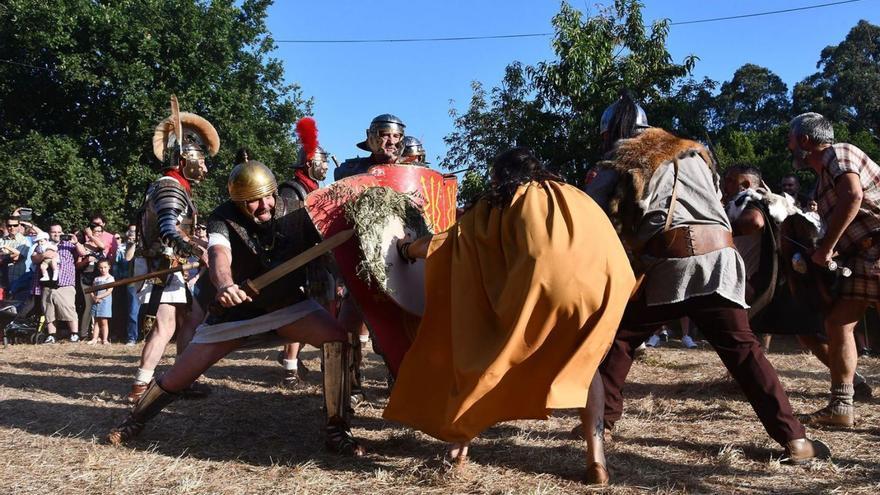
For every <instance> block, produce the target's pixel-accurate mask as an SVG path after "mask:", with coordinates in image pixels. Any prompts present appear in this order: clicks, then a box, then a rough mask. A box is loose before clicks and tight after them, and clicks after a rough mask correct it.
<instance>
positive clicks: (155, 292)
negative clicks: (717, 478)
mask: <svg viewBox="0 0 880 495" xmlns="http://www.w3.org/2000/svg"><path fill="white" fill-rule="evenodd" d="M171 109H172V115H171V116H170V117H168V118H167V119H165V120H163V121H162V122H160V123H159V124H158V125H157V126H156V129H155V131H154V132H153V154H154V155H155V156H156V158H157V159H158V160H159V161H160V162H161V163H162V177H160V178H159V179H157V180H156V181H154V182H153V183H152V184H150V186H149V187H148V188H147V193H146V196H145V197H144V202H143V205H142V206H141V209H140V214H139V215H140V217H139V220H138V248H139V250H140V252H141V253H142V255H143V257H144V258H145V259H146V261H147V270H148V271H149V272H152V271H157V270H161V269H165V268H170V267H172V266H175V265H179V264H182V263H185V262H186V261H187V260H188V259H189V258H191V257H193V256H196V257H199V256H202V253H203V252H204V251H203V249H204V248H205V247H206V246H200V245H199V244H198V241H197V240H196V238H195V236H194V235H193V227H194V226H195V224H196V215H197V213H196V206H195V203H193V200H192V186H193V185H195V184H198V183H199V182H200V181H201V180H203V179H204V178H205V176H206V175H207V172H208V169H207V165H206V157H208V156H214V155H216V154H217V151H219V149H220V137H219V136H218V135H217V131H216V130H215V129H214V126H212V125H211V123H210V122H208V121H207V120H205V119H204V118H202V117H200V116H198V115H196V114H193V113H188V112H180V111H179V109H178V104H177V98H176V97H174V96H172V97H171ZM138 297H139V298H140V299H141V303H142V304H143V305H144V309H143V310H142V311H143V312H144V315H145V316H144V323H143V328H144V332H149V334H148V336H147V339H146V343H145V344H144V349H143V352H142V353H141V360H140V363H139V365H138V370H137V374H136V375H135V380H134V383H133V384H132V387H131V392H130V393H129V394H128V397H127V399H128V401H129V402H131V403H135V402H137V401H138V399H139V398H140V397H141V395H143V393H144V391H146V389H147V384H148V383H149V382H150V380H152V378H153V374H154V372H155V369H156V366H157V365H158V364H159V360H160V359H161V358H162V354H163V353H164V352H165V347H166V346H167V345H168V343H169V342H170V341H171V338H172V337H174V335H175V332H176V333H177V353H178V355H179V354H181V353H182V352H183V350H184V349H185V348H186V345H187V343H189V340H190V338H191V337H192V330H193V329H194V328H195V326H196V325H197V324H198V323H199V322H201V320H202V318H203V317H204V312H203V310H202V308H201V307H199V305H198V303H193V302H192V294H191V293H190V291H189V288H188V287H187V284H186V280H185V278H184V274H183V272H176V273H173V274H171V275H168V276H166V277H164V278H161V279H153V280H149V281H147V282H146V283H144V285H143V287H142V288H141V290H140V292H139V294H138ZM207 391H208V389H207V387H206V386H205V385H201V386H198V387H193V388H191V390H189V392H188V395H189V396H203V395H206V394H207Z"/></svg>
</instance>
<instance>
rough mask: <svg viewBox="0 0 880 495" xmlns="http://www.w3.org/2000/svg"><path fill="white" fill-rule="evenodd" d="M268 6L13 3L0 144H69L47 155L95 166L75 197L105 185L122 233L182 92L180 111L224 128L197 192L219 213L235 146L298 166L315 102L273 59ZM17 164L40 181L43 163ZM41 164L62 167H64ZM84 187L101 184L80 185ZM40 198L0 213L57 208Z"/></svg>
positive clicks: (2, 15) (73, 190)
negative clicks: (298, 135) (304, 121)
mask: <svg viewBox="0 0 880 495" xmlns="http://www.w3.org/2000/svg"><path fill="white" fill-rule="evenodd" d="M270 4H271V1H270V0H244V1H240V2H239V1H234V0H215V1H211V2H207V1H196V2H194V1H191V0H118V1H117V0H114V1H109V0H73V1H69V2H34V1H30V0H9V1H7V2H6V4H5V5H6V6H5V7H4V8H2V9H0V46H2V47H3V58H4V59H8V60H10V61H11V62H5V63H0V101H2V102H3V104H2V105H0V122H3V126H2V127H0V149H3V150H18V149H25V148H28V147H29V146H30V147H31V149H33V148H32V147H33V146H36V145H39V144H43V145H45V146H55V145H59V144H61V143H63V144H64V146H65V153H66V154H65V153H54V152H53V150H51V149H46V150H42V151H39V152H38V153H37V154H38V155H39V156H41V157H43V158H44V159H53V157H54V159H59V160H60V159H62V157H64V158H65V159H68V160H71V163H81V164H83V166H84V167H86V168H88V169H89V170H92V171H96V172H97V175H98V177H97V179H96V178H95V177H92V176H91V175H89V174H86V175H82V176H72V177H69V179H70V180H72V181H74V182H73V183H71V184H70V187H66V188H64V189H65V192H66V194H67V195H73V194H80V192H82V191H85V192H88V193H91V194H92V195H93V194H94V190H101V191H102V194H103V195H105V199H106V201H103V202H101V203H100V205H101V206H102V207H106V208H108V211H106V212H105V213H107V214H108V217H109V218H110V220H111V223H112V225H113V226H115V227H120V226H121V224H122V223H123V222H124V221H125V220H127V219H129V218H131V217H132V215H133V212H134V211H135V209H136V208H137V207H138V206H139V204H140V202H141V199H142V197H143V193H144V190H145V187H146V185H147V184H148V183H149V182H150V181H151V180H152V179H153V178H155V177H156V176H157V175H158V161H157V160H156V159H155V158H154V157H153V154H152V149H151V145H150V141H151V137H152V132H153V128H154V126H155V125H156V123H158V122H159V121H160V120H162V119H163V118H165V117H167V116H168V114H169V103H168V99H169V95H171V94H172V93H174V94H177V96H178V98H179V99H180V102H181V109H182V110H185V111H192V112H195V113H198V114H200V115H202V116H203V117H205V118H207V119H208V120H209V121H211V122H212V123H213V124H214V125H215V127H216V128H217V130H218V132H219V133H220V138H221V143H222V144H221V152H220V154H218V156H217V157H216V158H215V159H214V162H213V163H214V167H213V169H212V170H211V172H210V177H211V178H210V180H209V181H207V182H206V183H204V184H202V185H200V186H199V187H198V188H197V189H196V196H197V203H198V204H199V206H200V208H201V209H202V210H203V211H205V210H210V208H212V207H213V206H214V205H216V204H217V203H218V202H219V201H220V200H221V199H222V198H223V197H224V196H225V182H226V176H227V174H228V172H229V169H230V167H231V165H232V163H231V162H232V157H233V155H234V153H235V150H236V148H238V147H240V146H247V147H249V148H251V149H252V150H253V153H254V155H255V156H256V157H258V158H260V159H261V160H263V161H265V162H266V163H267V164H269V165H270V166H278V167H281V166H284V165H287V164H289V163H291V162H292V161H293V160H294V155H295V147H296V146H295V141H294V139H293V133H292V127H293V124H294V122H295V120H296V119H297V118H298V117H300V116H301V115H303V114H304V113H306V112H307V111H308V109H309V106H310V101H308V100H305V99H304V98H303V97H302V94H301V92H300V90H299V88H298V87H297V86H296V85H290V84H285V83H284V81H283V68H282V66H281V63H280V61H278V60H277V59H274V58H272V57H271V52H272V50H273V49H274V42H273V40H272V38H271V36H270V35H269V33H268V31H267V28H266V24H265V17H266V9H267V8H268V6H269V5H270ZM35 133H36V135H38V136H42V139H40V138H37V137H35V136H34V134H35ZM70 146H73V147H74V148H75V152H73V151H74V150H71V149H69V147H70ZM15 160H16V162H17V164H18V166H19V167H20V168H21V170H22V174H24V175H30V176H34V177H36V176H39V173H38V170H37V169H38V165H37V164H36V163H34V162H33V161H32V160H30V159H29V158H28V157H27V156H19V157H15ZM43 165H44V166H47V167H49V168H50V169H53V170H54V169H57V168H58V167H60V166H63V165H65V164H63V163H52V164H48V163H44V164H43ZM79 168H82V167H79ZM285 175H286V173H285ZM96 180H97V182H95V181H96ZM83 184H90V185H91V186H92V187H93V189H92V190H91V191H89V190H86V189H82V188H80V187H79V186H80V185H83ZM35 191H36V193H37V196H33V197H30V198H16V199H15V201H16V203H9V202H6V201H12V198H9V197H8V196H6V197H3V198H2V199H3V202H0V208H4V209H9V208H10V207H11V206H13V205H14V204H21V202H28V203H31V204H46V205H47V208H48V207H52V208H55V207H56V204H57V203H55V202H53V201H52V200H49V199H46V198H44V197H42V196H40V195H41V194H43V195H45V194H47V192H45V191H46V190H45V189H39V190H35ZM7 198H8V199H7ZM82 199H83V198H80V197H77V198H71V200H70V203H69V205H70V206H69V208H70V209H74V208H78V205H80V204H83V205H92V204H95V203H94V202H81V200H82ZM43 213H44V214H47V215H60V214H62V213H61V212H55V211H44V212H43ZM67 214H68V213H63V215H67ZM73 214H79V215H82V216H84V215H85V214H86V211H85V210H83V211H76V212H73Z"/></svg>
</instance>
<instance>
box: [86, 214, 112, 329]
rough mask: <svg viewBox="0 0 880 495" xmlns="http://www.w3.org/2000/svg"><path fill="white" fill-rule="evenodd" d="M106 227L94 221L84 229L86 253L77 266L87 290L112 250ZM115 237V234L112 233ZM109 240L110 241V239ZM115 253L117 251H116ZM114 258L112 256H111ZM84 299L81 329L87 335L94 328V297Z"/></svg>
mask: <svg viewBox="0 0 880 495" xmlns="http://www.w3.org/2000/svg"><path fill="white" fill-rule="evenodd" d="M105 233H106V232H104V227H103V226H102V225H100V224H99V223H92V224H90V225H89V226H88V227H86V228H85V229H83V231H82V235H81V237H82V243H83V245H84V247H85V250H86V254H85V256H83V257H82V259H80V261H79V263H78V264H77V267H78V268H79V269H80V276H79V281H80V288H81V289H82V290H83V291H85V289H86V288H87V287H91V285H92V284H93V283H94V279H95V277H96V276H97V275H98V271H97V269H96V266H97V263H98V261H99V260H101V259H104V258H105V257H106V256H107V253H108V252H110V250H109V249H108V248H107V246H108V245H109V244H108V243H106V242H105V236H104V234H105ZM110 238H111V239H112V238H113V235H112V234H111V235H110ZM108 242H109V241H108ZM114 254H115V252H114ZM111 259H112V258H111ZM83 299H84V302H85V305H84V307H83V312H82V317H81V318H80V321H79V331H80V333H81V334H82V335H83V336H85V335H86V334H88V333H89V331H91V328H92V298H91V297H88V296H86V297H85V298H83Z"/></svg>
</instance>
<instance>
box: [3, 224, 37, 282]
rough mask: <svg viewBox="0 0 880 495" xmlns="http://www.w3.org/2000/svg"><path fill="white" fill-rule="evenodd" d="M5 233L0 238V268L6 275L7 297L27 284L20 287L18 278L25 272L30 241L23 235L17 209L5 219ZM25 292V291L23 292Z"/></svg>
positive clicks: (22, 227)
mask: <svg viewBox="0 0 880 495" xmlns="http://www.w3.org/2000/svg"><path fill="white" fill-rule="evenodd" d="M5 225H6V235H5V236H4V237H3V239H0V269H2V270H3V271H4V272H5V275H6V288H7V291H8V292H9V294H7V297H8V298H15V296H16V294H21V292H23V291H26V290H27V285H24V286H23V287H22V284H21V282H20V279H21V278H22V277H23V276H24V274H25V273H26V272H27V269H28V266H27V263H26V261H27V253H28V251H29V250H30V247H31V242H30V240H29V239H28V238H27V237H26V236H25V235H24V225H23V223H22V222H21V218H20V217H19V215H18V210H16V211H15V212H13V214H12V215H10V216H9V217H8V218H7V219H6V224H5ZM25 293H26V292H25Z"/></svg>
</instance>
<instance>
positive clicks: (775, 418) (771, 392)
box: [600, 294, 805, 445]
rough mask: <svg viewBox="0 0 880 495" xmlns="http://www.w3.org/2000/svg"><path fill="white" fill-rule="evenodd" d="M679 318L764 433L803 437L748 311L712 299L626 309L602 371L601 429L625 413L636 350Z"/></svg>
mask: <svg viewBox="0 0 880 495" xmlns="http://www.w3.org/2000/svg"><path fill="white" fill-rule="evenodd" d="M683 316H687V317H690V318H691V320H693V322H694V323H695V324H696V325H697V327H698V328H699V329H700V331H701V332H702V333H703V335H704V336H705V337H706V340H708V341H709V343H710V344H712V347H713V348H714V349H715V352H717V353H718V357H720V358H721V361H722V362H723V363H724V366H725V367H727V370H728V371H730V374H731V375H732V376H733V378H734V379H735V380H736V382H737V383H738V384H739V386H740V388H741V389H742V391H743V393H744V394H745V395H746V398H747V399H748V401H749V403H751V405H752V408H753V409H754V410H755V413H756V414H757V415H758V418H759V419H760V420H761V423H762V424H763V425H764V429H765V430H767V433H768V434H769V435H770V436H771V437H772V438H773V439H774V440H776V441H777V442H779V443H780V444H782V445H785V443H787V442H788V441H790V440H795V439H798V438H804V437H805V432H804V427H803V425H801V423H800V422H799V421H798V420H797V419H795V417H794V415H793V413H792V410H791V404H790V403H789V402H788V397H787V396H786V394H785V390H784V389H783V388H782V384H781V383H780V382H779V376H778V375H777V374H776V370H775V369H774V368H773V365H771V364H770V362H769V361H767V358H766V356H764V353H763V351H762V350H761V346H760V345H759V344H758V340H757V339H756V338H755V334H754V333H753V332H752V330H751V328H749V319H748V312H747V311H746V310H745V309H742V308H740V307H739V306H737V305H736V304H734V303H732V302H730V301H728V300H727V299H725V298H723V297H721V296H719V295H716V294H712V295H708V296H699V297H693V298H690V299H687V300H686V301H683V302H680V303H675V304H666V305H661V306H646V305H645V301H644V298H641V299H639V300H638V301H631V302H630V303H629V305H627V308H626V311H625V313H624V316H623V321H622V322H621V323H620V329H619V330H618V331H617V335H615V337H614V344H613V345H612V346H611V350H610V351H609V352H608V355H607V356H606V357H605V360H604V361H603V362H602V365H601V367H600V373H601V374H602V382H603V383H604V385H605V424H606V425H608V426H609V427H612V426H614V423H615V422H616V421H617V420H618V419H620V416H621V414H622V413H623V395H622V391H623V385H624V382H625V381H626V375H627V374H628V373H629V369H630V367H631V366H632V362H633V353H634V350H635V348H636V347H638V346H639V345H640V344H641V343H642V342H644V341H645V340H646V339H647V338H648V337H649V336H650V335H651V334H652V333H653V331H654V330H656V329H657V327H658V325H659V324H661V323H663V322H666V321H671V320H676V319H678V318H681V317H683Z"/></svg>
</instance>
